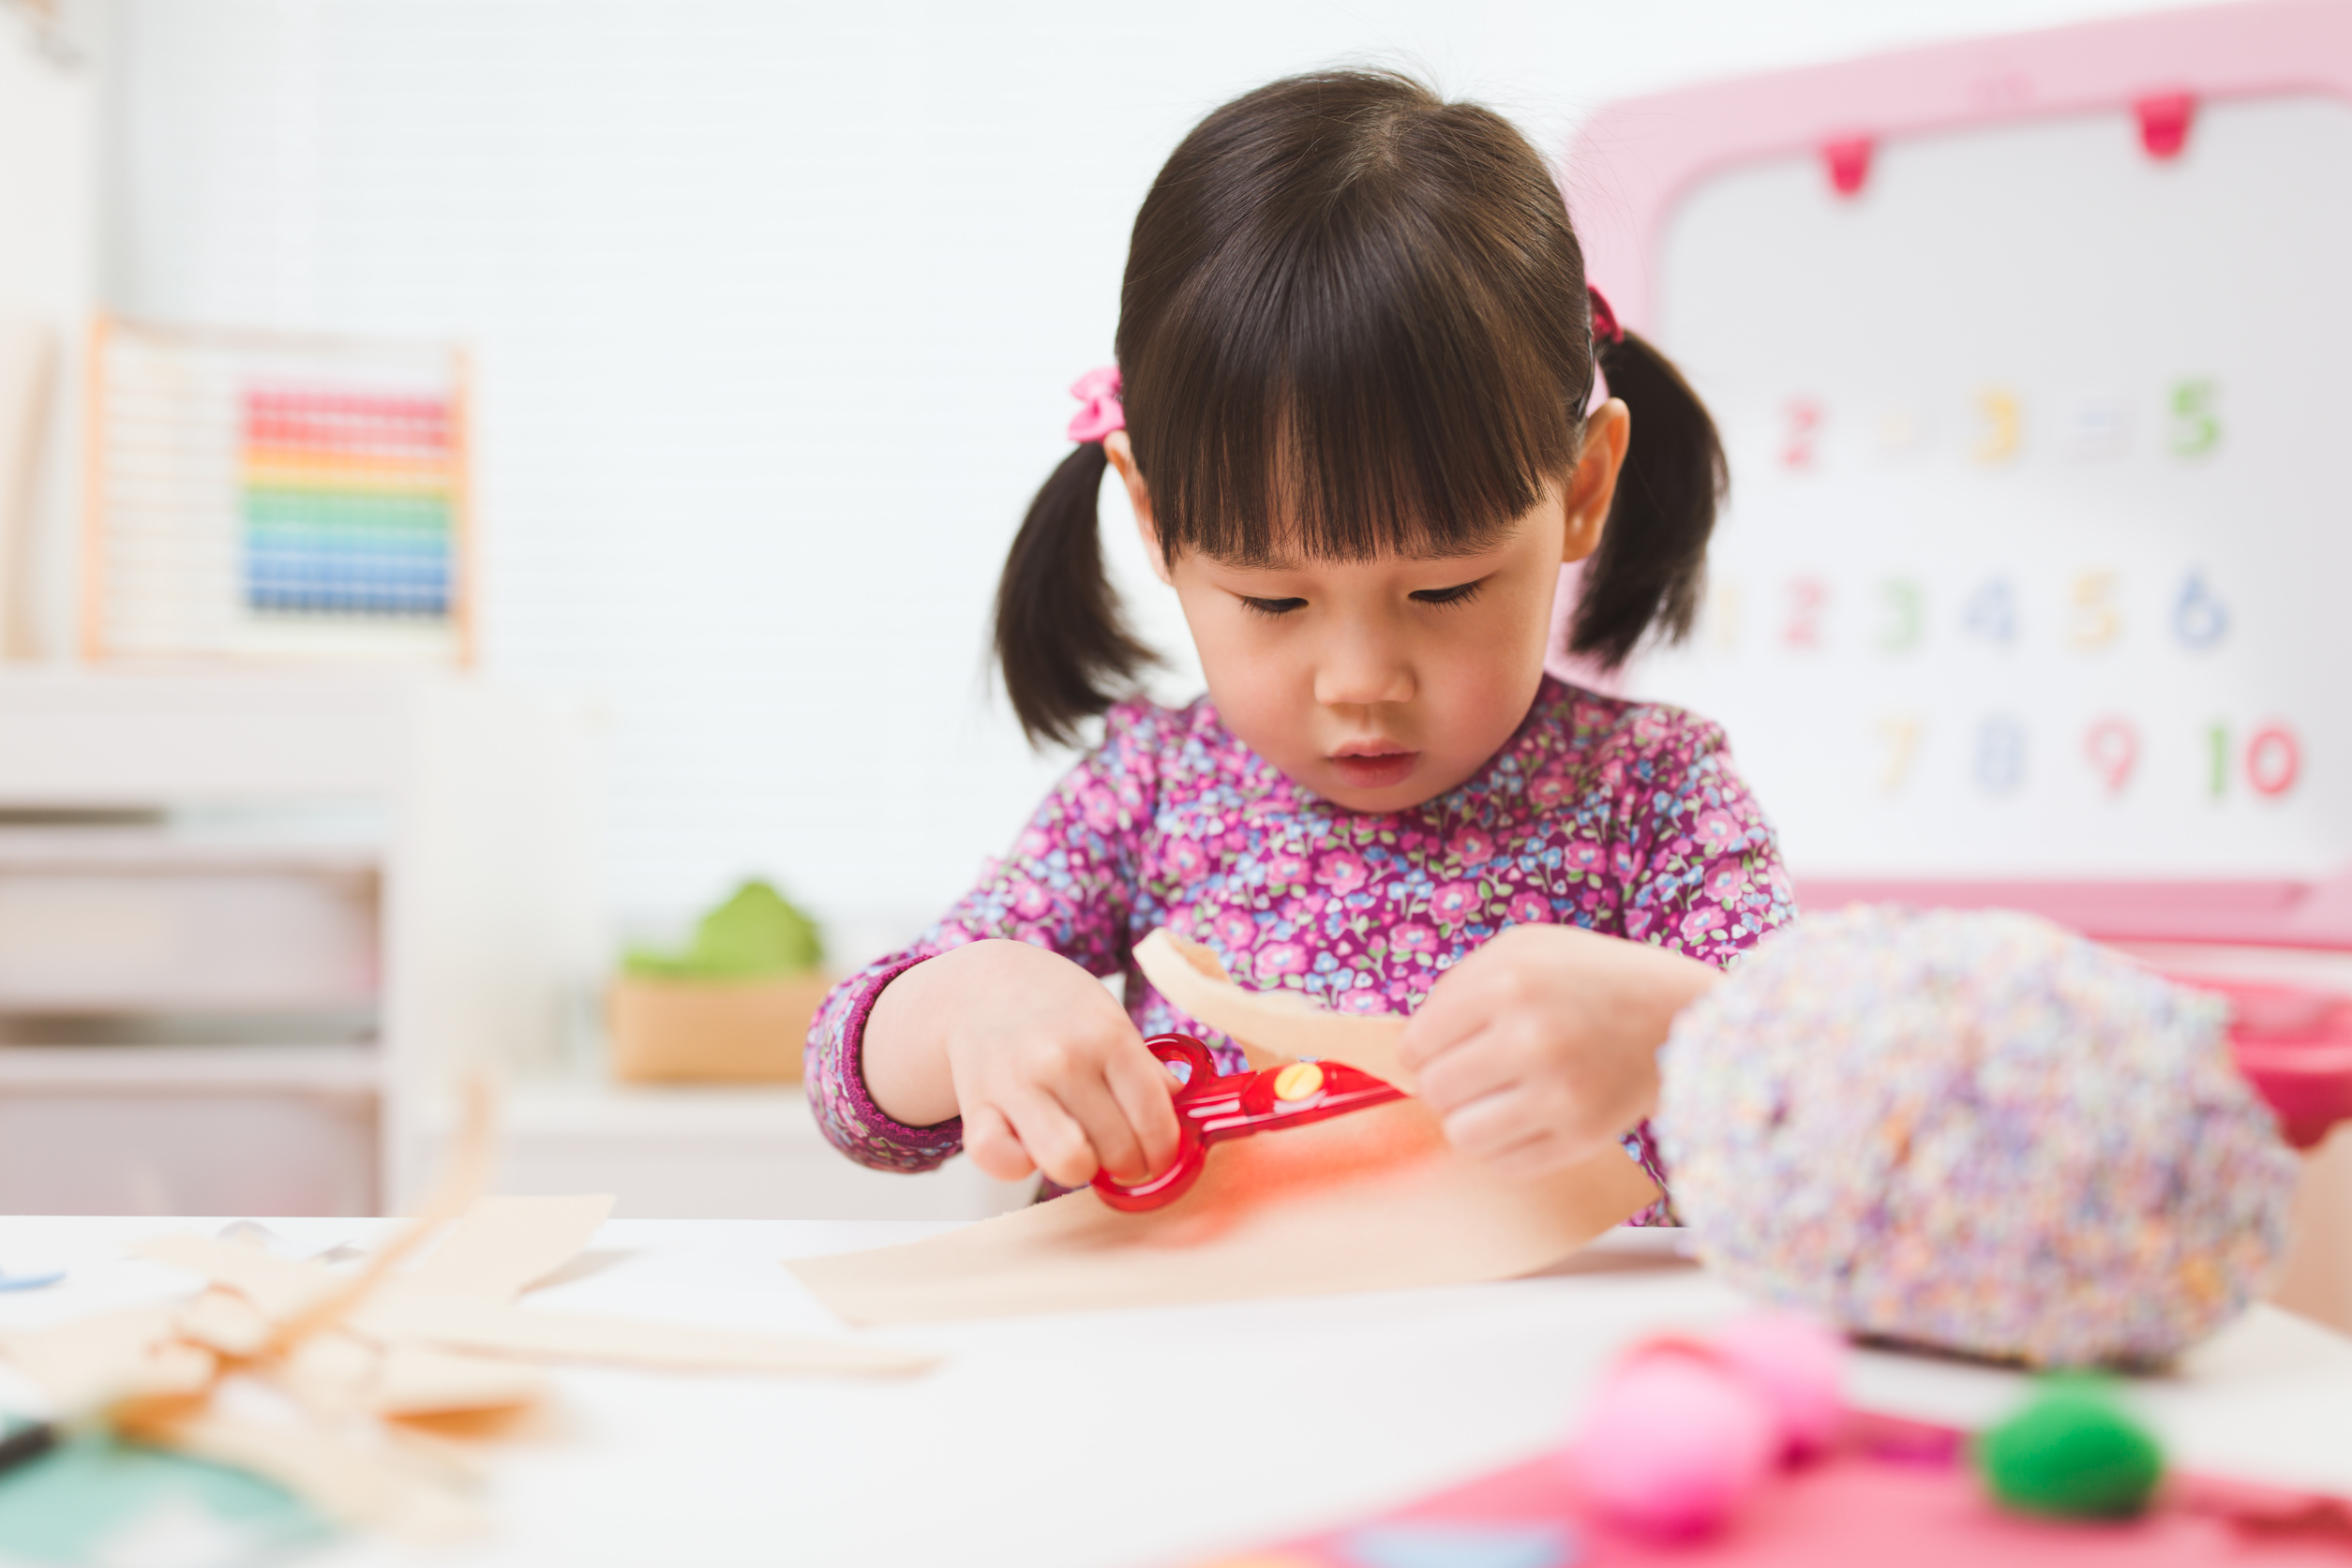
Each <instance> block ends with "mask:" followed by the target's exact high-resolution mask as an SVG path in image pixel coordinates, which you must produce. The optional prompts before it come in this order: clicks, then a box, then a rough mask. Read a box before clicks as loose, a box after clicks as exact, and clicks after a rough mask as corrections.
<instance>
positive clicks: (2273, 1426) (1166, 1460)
mask: <svg viewBox="0 0 2352 1568" xmlns="http://www.w3.org/2000/svg"><path fill="white" fill-rule="evenodd" d="M223 1223H225V1222H224V1221H222V1220H217V1219H131V1218H22V1217H10V1218H0V1271H5V1272H8V1273H22V1272H30V1271H31V1269H32V1268H33V1267H35V1266H37V1265H40V1264H43V1263H54V1264H62V1265H64V1266H66V1267H67V1268H69V1269H70V1270H71V1271H72V1273H71V1275H70V1277H68V1278H67V1280H66V1281H65V1282H64V1283H63V1284H60V1285H58V1286H55V1287H52V1288H51V1289H49V1290H45V1291H39V1292H25V1293H17V1294H0V1326H5V1327H19V1326H32V1325H35V1324H37V1323H42V1322H55V1321H59V1320H62V1319H64V1318H67V1317H72V1316H78V1315H81V1314H82V1313H86V1312H89V1311H92V1310H95V1309H97V1308H100V1307H107V1306H124V1305H130V1304H133V1303H137V1302H142V1301H152V1300H157V1299H160V1298H165V1297H169V1296H171V1295H172V1294H175V1293H179V1292H186V1291H187V1290H189V1289H190V1288H191V1287H192V1285H193V1283H194V1279H193V1277H192V1276H189V1275H186V1274H182V1273H179V1272H177V1271H175V1270H172V1269H168V1268H165V1267H163V1266H161V1265H158V1264H153V1263H147V1262H137V1261H132V1260H128V1259H126V1258H124V1257H123V1255H122V1247H124V1245H125V1244H127V1243H128V1242H130V1241H132V1240H135V1239H137V1238H139V1237H142V1236H147V1235H153V1234H157V1233H159V1232H167V1231H177V1230H187V1231H196V1232H202V1233H206V1234H210V1233H214V1232H217V1231H218V1229H219V1228H220V1226H221V1225H222V1224H223ZM267 1223H268V1224H269V1225H270V1226H271V1227H272V1229H273V1230H275V1231H277V1232H278V1233H280V1234H281V1235H283V1236H285V1237H287V1238H289V1239H290V1240H292V1241H294V1242H297V1243H302V1244H307V1245H312V1246H318V1247H324V1246H327V1245H330V1244H333V1243H336V1242H338V1241H343V1240H353V1241H357V1242H359V1243H360V1244H362V1245H365V1244H366V1243H367V1240H368V1238H370V1237H372V1236H373V1235H376V1234H378V1233H380V1228H381V1226H382V1223H383V1222H382V1221H352V1220H315V1219H312V1220H305V1219H284V1220H279V1219H273V1220H269V1221H268V1222H267ZM945 1228H947V1227H944V1226H941V1225H936V1224H929V1223H922V1222H910V1221H861V1222H832V1221H810V1220H770V1221H762V1220H615V1221H612V1222H610V1223H608V1224H607V1225H606V1226H605V1228H604V1229H603V1230H602V1231H601V1232H599V1233H598V1235H597V1237H596V1240H595V1241H594V1243H593V1244H592V1247H590V1249H589V1250H588V1251H587V1252H586V1253H585V1254H583V1256H582V1257H581V1258H580V1259H579V1260H578V1261H577V1262H575V1263H574V1264H573V1265H572V1266H571V1267H570V1268H568V1269H567V1270H566V1271H564V1272H563V1273H562V1275H559V1276H558V1277H556V1279H555V1280H554V1281H553V1282H551V1283H550V1284H548V1285H547V1286H546V1287H543V1288H542V1289H540V1290H538V1291H535V1292H532V1294H531V1295H530V1296H529V1297H528V1298H526V1299H527V1300H528V1301H529V1302H532V1303H536V1304H542V1305H545V1306H548V1307H570V1308H576V1309H580V1310H596V1311H605V1312H622V1313H632V1314H638V1315H642V1316H645V1317H649V1318H658V1319H662V1320H666V1321H671V1322H694V1323H708V1324H721V1325H728V1326H742V1327H759V1328H768V1329H775V1330H787V1331H799V1330H814V1331H829V1330H832V1329H834V1328H835V1325H834V1324H833V1323H832V1322H831V1319H830V1318H829V1316H828V1314H827V1313H826V1312H825V1311H824V1309H823V1308H822V1307H819V1306H818V1305H817V1304H816V1301H815V1300H814V1299H813V1298H812V1297H811V1296H809V1294H808V1293H807V1292H804V1291H803V1290H802V1289H801V1286H800V1284H799V1283H798V1281H797V1280H795V1279H794V1278H793V1277H792V1276H791V1275H790V1274H788V1273H786V1271H785V1269H783V1268H782V1267H781V1266H779V1260H781V1259H783V1258H786V1257H788V1256H811V1255H816V1254H821V1253H826V1252H835V1251H843V1250H846V1249H849V1248H853V1247H872V1246H880V1245H885V1244H888V1243H891V1242H898V1241H907V1240H912V1239H914V1238H916V1237H918V1236H921V1235H924V1234H928V1233H931V1232H936V1231H938V1230H941V1229H945ZM1671 1241H1672V1237H1671V1233H1670V1232H1651V1233H1647V1234H1645V1233H1642V1232H1618V1233H1616V1234H1615V1235H1614V1236H1612V1237H1610V1238H1608V1239H1607V1240H1605V1241H1604V1242H1603V1243H1602V1244H1600V1245H1599V1246H1598V1247H1595V1248H1594V1249H1591V1250H1589V1251H1588V1252H1587V1253H1585V1254H1584V1255H1582V1258H1581V1260H1580V1264H1579V1265H1578V1267H1577V1269H1576V1271H1575V1272H1571V1273H1565V1274H1560V1275H1555V1276H1552V1277H1544V1278H1539V1279H1529V1280H1519V1281H1514V1282H1511V1283H1508V1284H1501V1285H1482V1286H1469V1287H1461V1288H1448V1289H1441V1290H1425V1291H1405V1292H1381V1293H1376V1294H1365V1295H1355V1296H1335V1297H1323V1298H1316V1299H1294V1300H1287V1301H1270V1302H1253V1303H1237V1304H1232V1305H1225V1306H1215V1307H1182V1308H1166V1309H1160V1310H1151V1311H1128V1312H1116V1313H1090V1314H1073V1315H1069V1316H1063V1317H1056V1318H1035V1319H1026V1320H1009V1321H1002V1322H977V1323H959V1324H945V1325H933V1326H926V1327H921V1328H906V1329H893V1330H886V1331H869V1332H874V1333H876V1334H877V1335H878V1336H880V1337H887V1338H889V1339H891V1340H896V1341H904V1342H906V1343H909V1344H918V1345H922V1346H926V1347H933V1348H936V1349H937V1350H939V1351H942V1352H944V1353H945V1354H946V1355H947V1357H948V1360H947V1362H946V1364H945V1365H944V1366H941V1367H940V1368H939V1369H938V1370H937V1371H936V1372H933V1373H931V1374H929V1375H926V1376H924V1377H921V1378H917V1379H910V1380H903V1381H856V1380H848V1379H825V1378H799V1379H793V1378H780V1377H754V1376H715V1375H683V1374H664V1373H651V1372H636V1371H622V1370H614V1369H608V1368H600V1367H590V1366H566V1367H562V1368H561V1369H560V1370H559V1371H558V1373H557V1386H558V1389H559V1391H560V1392H559V1396H558V1398H557V1400H556V1401H555V1403H554V1407H553V1411H552V1415H553V1419H551V1420H549V1421H547V1422H545V1423H542V1424H541V1425H542V1426H545V1427H546V1428H547V1430H546V1431H545V1432H543V1433H542V1434H540V1435H538V1436H535V1437H532V1438H531V1439H529V1440H527V1441H511V1442H508V1443H504V1444H501V1445H500V1446H499V1447H497V1448H496V1449H495V1450H494V1451H493V1460H492V1464H491V1486H490V1494H489V1501H490V1505H491V1511H492V1513H493V1515H494V1516H495V1521H496V1523H495V1526H494V1529H493V1531H492V1532H491V1533H490V1534H489V1535H487V1537H484V1538H481V1539H478V1540H475V1541H472V1542H469V1543H467V1544H464V1545H461V1546H457V1547H454V1548H442V1549H440V1550H436V1551H432V1552H429V1553H428V1552H425V1551H422V1550H419V1549H414V1548H409V1547H404V1546H399V1545H397V1544H395V1543H391V1542H387V1541H382V1540H373V1539H363V1538H349V1539H346V1540H344V1541H343V1542H341V1543H340V1544H338V1545H337V1546H332V1547H330V1548H328V1549H327V1550H326V1551H325V1552H323V1553H322V1554H321V1555H320V1556H319V1557H318V1558H316V1559H315V1560H313V1561H317V1562H319V1563H322V1564H327V1563H331V1564H335V1565H337V1568H349V1565H357V1564H369V1565H379V1564H382V1565H390V1564H402V1565H407V1564H413V1563H418V1562H432V1563H435V1564H446V1565H450V1568H476V1565H482V1568H487V1565H490V1564H522V1563H529V1564H541V1563H545V1564H563V1565H577V1564H590V1563H647V1564H651V1563H692V1564H697V1565H712V1568H716V1565H725V1564H733V1563H794V1564H809V1565H819V1564H835V1563H839V1564H858V1565H860V1568H887V1565H890V1564H897V1563H907V1564H918V1563H920V1564H923V1565H924V1568H933V1565H936V1564H940V1563H955V1564H958V1565H959V1568H985V1565H988V1564H996V1563H1003V1564H1015V1563H1017V1564H1020V1565H1022V1568H1058V1565H1062V1564H1068V1565H1071V1568H1118V1565H1122V1564H1134V1565H1138V1568H1147V1565H1152V1564H1171V1565H1173V1564H1177V1563H1182V1562H1184V1561H1188V1560H1191V1559H1198V1558H1202V1557H1206V1556H1211V1555H1214V1554H1217V1553H1221V1552H1238V1551H1240V1550H1242V1549H1243V1548H1246V1547H1248V1546H1252V1545H1258V1544H1263V1543H1265V1542H1266V1541H1268V1540H1270V1539H1272V1538H1276V1537H1280V1536H1282V1535H1287V1534H1290V1533H1293V1532H1296V1531H1303V1530H1307V1529H1311V1528H1314V1527H1316V1526H1319V1525H1324V1524H1329V1523H1335V1522H1338V1521H1340V1520H1341V1519H1344V1518H1347V1517H1349V1516H1355V1515H1358V1514H1361V1513H1363V1512H1366V1511H1369V1510H1371V1509H1373V1508H1375V1507H1378V1506H1380V1505H1383V1504H1385V1503H1393V1502H1397V1501H1403V1500H1405V1499H1407V1498H1409V1497H1411V1496H1414V1495H1416V1494H1417V1493H1420V1492H1423V1491H1427V1490H1430V1489H1432V1488H1435V1487H1438V1486H1445V1485H1447V1484H1449V1483H1452V1482H1455V1481H1460V1480H1463V1479H1467V1478H1469V1477H1470V1476H1472V1475H1475V1474H1476V1473H1478V1472H1480V1471H1484V1470H1488V1469H1491V1468H1493V1467H1496V1466H1499V1465H1502V1464H1506V1463H1508V1462H1510V1461H1513V1460H1516V1459H1520V1458H1523V1457H1525V1456H1529V1455H1531V1454H1533V1453H1536V1452H1537V1451H1539V1450H1542V1449H1544V1448H1545V1447H1547V1446H1549V1445H1551V1444H1552V1443H1554V1442H1556V1441H1558V1440H1559V1439H1560V1438H1562V1437H1563V1436H1564V1435H1565V1434H1566V1431H1567V1429H1568V1427H1569V1426H1570V1423H1571V1421H1572V1419H1573V1416H1574V1412H1575V1411H1576V1409H1577V1406H1578V1403H1579V1400H1580V1395H1581V1392H1582V1390H1583V1389H1584V1388H1585V1387H1586V1385H1587V1384H1588V1383H1589V1381H1590V1380H1591V1379H1592V1378H1593V1376H1594V1374H1595V1372H1596V1371H1597V1370H1598V1368H1599V1367H1600V1366H1602V1365H1603V1364H1604V1363H1605V1362H1606V1360H1607V1358H1608V1356H1609V1355H1610V1352H1611V1351H1613V1350H1614V1349H1615V1348H1616V1347H1618V1346H1620V1345H1622V1344H1623V1343H1625V1341H1627V1340H1629V1339H1632V1338H1634V1337H1640V1336H1641V1335H1644V1334H1648V1333H1653V1332H1656V1331H1658V1330H1661V1329H1666V1328H1672V1327H1696V1326H1702V1325H1704V1324H1706V1323H1708V1322H1712V1321H1715V1320H1718V1319H1720V1318H1722V1317H1725V1316H1727V1315H1729V1314H1731V1313H1734V1312H1737V1311H1739V1310H1741V1309H1742V1305H1743V1304H1742V1303H1741V1302H1740V1301H1739V1300H1738V1299H1737V1298H1736V1297H1735V1296H1733V1295H1732V1293H1731V1292H1729V1291H1728V1290H1726V1289H1724V1288H1723V1287H1721V1286H1720V1285H1718V1284H1716V1283H1715V1281H1714V1280H1713V1279H1712V1278H1710V1277H1707V1276H1706V1275H1705V1274H1703V1273H1701V1272H1700V1271H1699V1270H1698V1269H1696V1268H1694V1267H1692V1266H1691V1265H1689V1264H1688V1263H1686V1262H1681V1261H1679V1260H1677V1259H1676V1258H1675V1257H1674V1256H1673V1255H1672V1253H1671V1251H1670V1250H1669V1248H1670V1246H1671ZM2132 1392H2133V1396H2134V1397H2135V1398H2136V1399H2137V1400H2138V1401H2139V1402H2140V1404H2141V1405H2142V1407H2143V1409H2144V1410H2145V1411H2147V1412H2148V1414H2149V1415H2150V1418H2151V1419H2152V1420H2153V1421H2154V1422H2155V1423H2156V1425H2157V1426H2158V1427H2159V1428H2160V1430H2162V1431H2163V1433H2164V1435H2165V1438H2166V1440H2167V1441H2168V1443H2169V1444H2170V1446H2171V1447H2172V1448H2173V1450H2174V1452H2175V1454H2176V1456H2178V1457H2179V1458H2180V1459H2181V1460H2182V1461H2183V1462H2185V1463H2187V1464H2189V1465H2192V1466H2194V1467H2196V1468H2202V1469H2207V1470H2213V1471H2227V1472H2234V1473H2238V1474H2241V1475H2246V1476H2249V1477H2252V1478H2258V1479H2268V1480H2271V1481H2274V1482H2281V1483H2294V1484H2300V1485H2304V1486H2325V1487H2327V1488H2328V1489H2330V1490H2337V1491H2342V1492H2344V1493H2345V1494H2347V1495H2352V1340H2346V1339H2344V1338H2342V1337H2338V1336H2335V1335H2333V1334H2330V1333H2329V1332H2327V1331H2326V1330H2323V1329H2320V1328H2317V1327H2315V1326H2314V1325H2312V1324H2310V1323H2308V1322H2304V1321H2303V1320H2300V1319H2297V1318H2293V1317H2290V1316H2289V1315H2287V1314H2285V1313H2283V1312H2279V1311H2277V1310H2275V1309H2271V1308H2267V1307H2262V1308H2256V1309H2255V1312H2253V1313H2252V1314H2250V1315H2249V1316H2248V1317H2247V1318H2246V1319H2244V1320H2242V1321H2241V1322H2240V1323H2239V1324H2238V1325H2236V1326H2234V1327H2233V1328H2231V1329H2230V1330H2228V1331H2226V1332H2225V1334H2223V1335H2222V1336H2221V1337H2218V1338H2217V1339H2215V1340H2214V1341H2213V1342H2211V1343H2210V1345H2208V1346H2206V1347H2204V1348H2203V1349H2201V1350H2200V1351H2197V1352H2196V1353H2195V1354H2194V1355H2192V1356H2191V1357H2189V1358H2188V1359H2187V1361H2186V1362H2185V1363H2184V1365H2183V1366H2182V1367H2181V1369H2180V1371H2179V1372H2178V1373H2177V1374H2175V1375H2174V1376H2172V1377H2169V1378H2165V1379H2153V1380H2140V1381H2136V1382H2135V1385H2134V1388H2133V1391H2132ZM2017 1395H2018V1380H2017V1379H2015V1377H2014V1376H2012V1375H2010V1374H2006V1373H2001V1372H1997V1371H1992V1370H1988V1369H1985V1368H1982V1367H1976V1366H1964V1365H1960V1364H1956V1363H1951V1362H1944V1361H1938V1360H1934V1359H1929V1358H1922V1357H1913V1356H1906V1355H1896V1354H1889V1353H1884V1352H1864V1353H1861V1354H1858V1355H1857V1356H1856V1357H1855V1358H1854V1362H1853V1366H1852V1369H1851V1374H1850V1387H1849V1396H1850V1398H1851V1399H1852V1400H1853V1401H1854V1402H1855V1403H1857V1404H1861V1405H1864V1406H1866V1407H1869V1408H1875V1409H1880V1410H1885V1411H1895V1412H1898V1413H1909V1414H1912V1415H1917V1416H1923V1417H1929V1418H1936V1419H1943V1420H1949V1421H1954V1422H1956V1423H1958V1424H1961V1425H1975V1424H1980V1423H1982V1422H1983V1421H1985V1420H1986V1419H1988V1418H1990V1417H1991V1416H1993V1415H1995V1414H1997V1413H1998V1412H1999V1411H2001V1410H2002V1409H2004V1408H2006V1407H2007V1406H2008V1405H2009V1404H2011V1403H2012V1402H2014V1401H2015V1398H2016V1397H2017Z"/></svg>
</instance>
